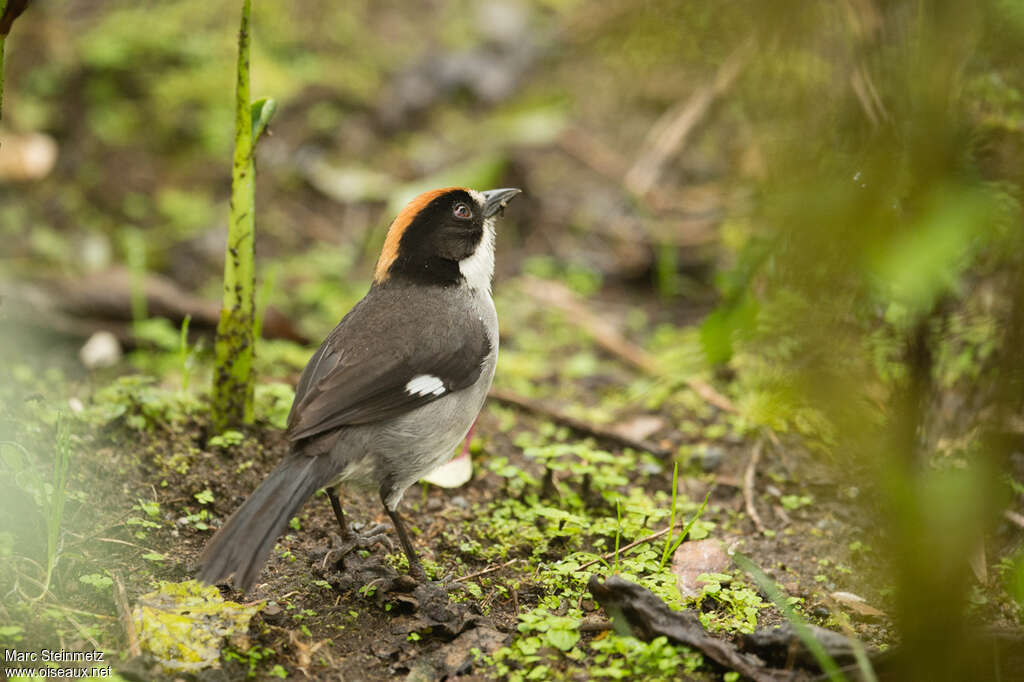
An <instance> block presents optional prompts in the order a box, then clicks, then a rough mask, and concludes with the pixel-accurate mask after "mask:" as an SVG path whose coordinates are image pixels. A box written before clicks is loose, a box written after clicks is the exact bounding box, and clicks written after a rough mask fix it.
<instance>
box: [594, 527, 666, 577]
mask: <svg viewBox="0 0 1024 682" xmlns="http://www.w3.org/2000/svg"><path fill="white" fill-rule="evenodd" d="M670 530H672V526H669V527H667V528H662V529H661V530H659V531H658V532H657V533H652V534H651V535H648V536H647V537H645V538H640V539H639V540H634V541H633V542H631V543H629V544H628V545H626V546H625V547H619V549H618V554H623V553H624V552H626V551H627V550H630V549H633V548H634V547H639V546H640V545H642V544H644V543H646V542H650V541H652V540H657V539H658V538H660V537H661V536H662V535H664V534H665V533H667V532H669V531H670ZM615 554H616V552H608V553H607V554H605V555H604V556H602V557H598V558H597V559H593V560H592V561H588V562H587V563H585V564H583V565H582V566H580V567H579V568H577V569H576V570H577V571H582V570H583V569H584V568H590V567H591V566H593V565H594V564H596V563H598V562H599V561H608V560H609V559H614V558H615Z"/></svg>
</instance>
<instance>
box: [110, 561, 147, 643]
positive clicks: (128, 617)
mask: <svg viewBox="0 0 1024 682" xmlns="http://www.w3.org/2000/svg"><path fill="white" fill-rule="evenodd" d="M114 586H115V587H116V588H117V589H115V590H114V599H115V601H117V610H118V612H120V614H121V624H122V625H123V626H124V633H125V636H127V637H128V653H129V654H131V656H132V658H135V657H136V656H141V655H142V649H141V647H139V635H138V633H137V632H136V631H135V621H134V620H133V619H132V612H131V609H130V608H129V607H128V593H127V592H126V591H125V589H124V583H123V582H122V581H121V576H120V575H118V574H117V573H115V574H114Z"/></svg>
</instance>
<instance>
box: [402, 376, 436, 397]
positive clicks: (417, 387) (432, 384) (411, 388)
mask: <svg viewBox="0 0 1024 682" xmlns="http://www.w3.org/2000/svg"><path fill="white" fill-rule="evenodd" d="M405 390H406V391H407V392H408V393H409V395H441V394H442V393H444V392H445V388H444V382H443V381H441V380H440V379H438V378H437V377H435V376H434V375H432V374H420V375H418V376H414V377H413V378H412V379H410V380H409V383H407V384H406V385H405Z"/></svg>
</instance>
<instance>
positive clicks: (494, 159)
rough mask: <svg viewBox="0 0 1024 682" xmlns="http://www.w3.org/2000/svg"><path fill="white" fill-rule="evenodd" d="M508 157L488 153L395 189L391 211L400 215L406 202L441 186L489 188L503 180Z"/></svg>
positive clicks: (389, 211) (389, 206)
mask: <svg viewBox="0 0 1024 682" xmlns="http://www.w3.org/2000/svg"><path fill="white" fill-rule="evenodd" d="M507 163H508V159H507V158H506V157H505V155H504V154H484V155H482V156H477V157H474V158H472V159H469V160H468V161H464V162H463V163H460V164H457V165H455V166H449V167H448V168H444V169H442V170H439V171H437V172H436V173H433V174H431V175H428V176H426V177H423V178H420V179H418V180H415V181H413V182H410V183H408V184H405V185H402V186H401V187H398V188H396V189H395V191H394V192H393V193H392V194H391V199H390V200H389V201H388V214H389V215H396V214H397V213H398V212H399V211H401V210H402V209H403V208H405V205H406V204H407V203H409V202H410V201H411V200H413V199H414V198H416V196H417V195H419V194H422V193H423V192H426V191H428V190H431V189H436V188H438V187H452V186H459V187H471V188H473V189H478V190H486V189H491V188H493V187H495V186H496V185H497V184H498V182H499V181H500V180H501V174H502V172H503V171H504V170H505V165H506V164H507Z"/></svg>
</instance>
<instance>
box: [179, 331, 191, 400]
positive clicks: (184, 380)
mask: <svg viewBox="0 0 1024 682" xmlns="http://www.w3.org/2000/svg"><path fill="white" fill-rule="evenodd" d="M190 322H192V316H191V315H186V316H185V319H184V320H182V321H181V333H180V336H179V337H178V353H179V355H180V356H181V390H182V391H188V353H189V349H188V325H189V323H190Z"/></svg>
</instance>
